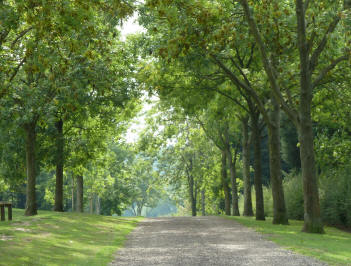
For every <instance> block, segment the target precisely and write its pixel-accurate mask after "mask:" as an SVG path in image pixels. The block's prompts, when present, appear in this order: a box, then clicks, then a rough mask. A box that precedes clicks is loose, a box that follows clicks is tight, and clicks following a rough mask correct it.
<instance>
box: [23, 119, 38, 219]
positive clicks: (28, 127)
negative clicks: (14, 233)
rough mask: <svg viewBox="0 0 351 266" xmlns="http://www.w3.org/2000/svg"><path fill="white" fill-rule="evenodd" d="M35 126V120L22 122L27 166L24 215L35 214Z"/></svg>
mask: <svg viewBox="0 0 351 266" xmlns="http://www.w3.org/2000/svg"><path fill="white" fill-rule="evenodd" d="M35 127H36V121H32V122H29V123H26V124H24V131H25V134H26V167H27V191H26V210H25V215H26V216H31V215H36V214H37V202H36V198H35V182H36V169H35V167H36V161H35V160H36V158H35V142H36V132H35Z"/></svg>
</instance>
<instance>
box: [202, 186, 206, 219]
mask: <svg viewBox="0 0 351 266" xmlns="http://www.w3.org/2000/svg"><path fill="white" fill-rule="evenodd" d="M201 212H202V213H201V214H202V216H206V197H205V189H202V190H201Z"/></svg>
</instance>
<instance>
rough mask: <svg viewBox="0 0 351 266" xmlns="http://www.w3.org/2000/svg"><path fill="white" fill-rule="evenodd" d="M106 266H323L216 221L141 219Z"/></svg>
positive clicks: (244, 229)
mask: <svg viewBox="0 0 351 266" xmlns="http://www.w3.org/2000/svg"><path fill="white" fill-rule="evenodd" d="M110 265H130V266H132V265H146V266H148V265H255V266H256V265H258V266H260V265H263V266H267V265H277V266H278V265H279V266H285V265H326V264H324V263H321V262H319V261H316V260H314V259H311V258H309V257H304V256H301V255H296V254H294V253H293V252H291V251H287V250H284V249H282V248H280V247H278V246H277V245H276V244H274V243H273V242H271V241H267V240H265V239H264V237H263V235H261V234H258V233H256V232H254V231H253V230H251V229H249V228H247V227H244V226H242V225H240V224H239V223H237V222H235V221H234V220H229V219H225V218H221V217H215V216H213V217H211V216H209V217H194V218H193V217H169V218H168V217H167V218H154V219H145V220H143V221H142V222H141V223H140V224H139V226H138V227H137V228H136V229H135V230H134V231H133V232H132V233H131V234H130V235H129V237H128V240H127V241H126V243H125V246H124V248H122V249H120V250H119V251H118V252H117V254H116V257H115V260H114V261H113V262H112V263H111V264H110Z"/></svg>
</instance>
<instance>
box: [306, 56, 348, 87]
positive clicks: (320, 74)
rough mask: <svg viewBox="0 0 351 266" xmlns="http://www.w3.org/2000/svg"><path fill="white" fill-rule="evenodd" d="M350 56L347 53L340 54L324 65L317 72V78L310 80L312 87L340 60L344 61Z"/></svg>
mask: <svg viewBox="0 0 351 266" xmlns="http://www.w3.org/2000/svg"><path fill="white" fill-rule="evenodd" d="M349 58H350V54H349V53H347V54H345V55H343V56H340V57H339V58H337V59H335V60H333V61H332V62H331V63H330V64H329V65H328V66H326V67H325V68H324V69H322V71H321V72H320V73H319V75H318V76H317V78H316V79H315V80H314V81H313V82H312V89H314V88H315V87H316V86H318V85H319V84H320V83H321V81H322V80H323V79H324V78H325V76H326V75H327V74H328V73H329V72H330V71H331V70H333V69H334V68H335V67H336V66H337V65H338V64H339V63H340V62H342V61H346V60H348V59H349Z"/></svg>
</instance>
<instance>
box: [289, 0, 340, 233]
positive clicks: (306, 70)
mask: <svg viewBox="0 0 351 266" xmlns="http://www.w3.org/2000/svg"><path fill="white" fill-rule="evenodd" d="M345 3H346V2H345ZM296 17H297V36H298V48H299V52H300V65H301V68H300V70H301V72H300V88H301V92H300V106H299V123H298V126H297V129H298V134H299V141H300V158H301V170H302V180H303V190H304V211H305V215H304V227H303V231H305V232H308V233H323V232H324V230H323V223H322V219H321V215H320V205H319V194H318V185H317V172H316V163H315V157H314V147H313V130H312V118H311V103H312V97H313V96H312V73H311V64H310V56H309V49H308V43H307V37H306V21H305V10H304V1H302V0H297V1H296Z"/></svg>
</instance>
